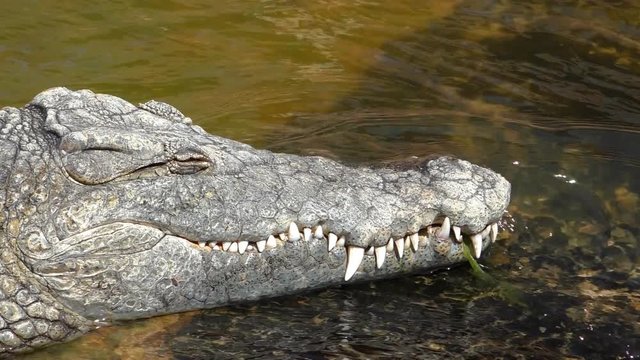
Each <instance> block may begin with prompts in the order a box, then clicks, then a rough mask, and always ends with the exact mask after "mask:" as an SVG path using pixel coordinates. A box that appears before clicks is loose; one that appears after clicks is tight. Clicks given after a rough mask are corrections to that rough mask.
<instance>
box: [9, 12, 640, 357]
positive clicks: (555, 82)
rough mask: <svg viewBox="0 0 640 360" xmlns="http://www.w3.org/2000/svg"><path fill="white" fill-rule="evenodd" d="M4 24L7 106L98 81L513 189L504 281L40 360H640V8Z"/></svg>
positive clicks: (131, 333) (298, 143) (339, 299)
mask: <svg viewBox="0 0 640 360" xmlns="http://www.w3.org/2000/svg"><path fill="white" fill-rule="evenodd" d="M210 3H214V5H212V4H210ZM0 12H1V13H3V14H5V16H4V17H3V21H2V24H1V25H0V74H1V75H2V80H3V82H2V86H1V87H0V104H2V105H14V106H20V105H22V104H24V103H26V102H27V101H29V100H30V99H31V98H32V97H33V96H34V95H35V94H36V93H38V92H39V91H41V90H43V89H45V88H48V87H51V86H58V85H64V86H68V87H72V88H91V89H93V90H95V91H97V92H105V93H111V94H115V95H118V96H121V97H123V98H125V99H128V100H130V101H132V102H136V101H139V102H144V101H146V100H148V99H151V98H155V99H158V100H164V101H167V102H169V103H171V104H173V105H175V106H176V107H178V108H179V109H181V110H183V112H184V113H185V114H187V115H188V116H190V117H192V118H193V119H194V121H195V122H196V123H198V124H199V125H201V126H203V127H204V128H205V129H207V130H208V131H210V132H214V133H217V134H220V135H223V136H226V137H230V138H234V139H237V140H240V141H244V142H247V143H250V144H252V145H255V146H257V147H262V148H268V149H271V150H274V151H286V152H292V153H299V154H321V155H324V156H328V157H332V158H335V159H340V160H341V161H344V162H347V163H357V164H363V163H364V164H366V163H379V162H384V161H392V160H398V159H402V158H406V157H407V156H411V155H416V156H423V155H427V154H432V153H439V154H453V155H455V156H458V157H462V158H466V159H469V160H471V161H473V162H476V163H478V164H482V165H485V166H488V167H491V168H493V169H495V170H497V171H499V172H501V173H502V174H503V175H505V176H506V177H507V178H508V179H509V180H510V181H511V182H512V184H513V198H512V205H511V206H510V208H509V217H508V218H507V219H505V221H504V227H505V229H508V232H505V233H503V235H502V238H501V239H500V240H499V241H498V242H497V243H496V244H495V246H494V247H493V249H492V251H491V252H490V253H488V254H487V255H485V256H484V258H483V264H484V265H485V266H486V269H487V271H488V272H489V273H490V274H491V275H492V276H493V277H494V278H496V279H498V280H500V281H501V282H502V283H503V284H507V285H506V286H505V285H503V286H498V287H496V286H493V285H487V284H485V283H483V282H481V281H479V280H477V279H476V278H474V277H473V276H471V275H470V273H469V270H468V268H467V267H462V268H458V269H453V270H452V271H449V272H441V273H437V274H432V275H430V276H416V277H409V278H401V279H395V280H389V281H384V282H378V283H374V284H360V285H354V286H347V287H344V288H338V289H329V290H326V291H323V292H315V293H311V294H303V295H296V296H290V297H285V298H280V299H275V300H273V301H263V302H260V303H253V304H246V305H242V306H235V307H227V308H220V309H214V310H210V311H205V312H195V313H189V314H179V315H173V316H167V317H161V318H155V319H150V320H145V321H136V322H131V323H125V324H122V325H119V326H114V327H109V328H104V329H100V330H99V331H97V332H95V333H93V334H90V335H88V336H86V337H83V338H81V339H79V340H78V341H75V342H72V343H69V344H64V345H60V346H56V347H52V348H49V349H46V350H43V351H41V352H39V353H35V354H32V355H29V356H28V357H27V358H37V359H39V358H47V359H55V358H60V359H62V358H74V359H81V358H99V359H133V358H153V359H156V358H160V359H173V358H176V359H190V358H218V359H228V358H274V357H289V358H311V359H325V358H345V357H346V358H389V359H391V358H399V357H406V358H465V359H474V358H478V359H479V358H493V357H496V356H503V357H506V358H536V359H544V358H549V359H556V358H561V357H568V358H587V359H599V358H602V359H612V358H637V357H638V356H639V355H640V325H639V324H640V322H639V320H640V295H638V294H639V292H638V290H639V289H640V274H639V272H638V269H639V267H638V265H639V264H640V260H639V258H640V250H639V248H640V246H639V244H638V238H639V237H640V216H639V215H638V211H637V209H638V205H639V203H640V196H639V195H638V194H639V193H640V183H639V181H638V179H639V178H640V177H639V176H640V166H639V165H640V147H639V146H638V142H639V141H640V136H639V134H640V126H639V122H640V63H639V60H638V59H640V56H639V55H640V20H639V19H640V6H639V5H638V4H636V3H635V2H631V1H626V2H625V1H615V2H613V1H589V2H586V1H575V2H569V1H563V2H557V1H548V2H541V1H538V2H535V3H533V4H532V3H531V2H528V1H526V2H525V1H523V2H514V1H468V2H465V1H450V2H443V1H424V0H423V1H408V0H407V1H394V2H383V1H373V0H372V1H328V0H327V1H295V2H293V1H243V2H239V1H238V2H236V1H216V2H206V1H186V0H184V1H172V2H166V1H155V2H148V1H145V2H143V1H139V2H115V1H114V2H108V3H102V4H100V3H92V4H91V5H89V6H87V4H86V3H82V2H79V1H65V2H58V3H55V4H54V3H51V6H47V5H46V4H43V3H42V2H40V1H29V0H21V1H13V0H9V1H3V2H2V4H0ZM509 287H512V288H514V289H516V293H517V294H518V295H519V296H515V297H514V296H506V295H505V288H509Z"/></svg>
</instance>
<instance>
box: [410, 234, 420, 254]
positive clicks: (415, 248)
mask: <svg viewBox="0 0 640 360" xmlns="http://www.w3.org/2000/svg"><path fill="white" fill-rule="evenodd" d="M409 240H410V241H411V248H412V249H413V252H418V246H419V245H420V237H419V236H418V233H413V234H411V235H410V236H409Z"/></svg>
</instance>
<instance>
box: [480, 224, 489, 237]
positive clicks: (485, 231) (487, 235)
mask: <svg viewBox="0 0 640 360" xmlns="http://www.w3.org/2000/svg"><path fill="white" fill-rule="evenodd" d="M489 233H491V225H487V226H486V227H485V228H484V230H482V232H480V235H482V238H483V239H486V238H488V237H489Z"/></svg>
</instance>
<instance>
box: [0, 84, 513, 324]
mask: <svg viewBox="0 0 640 360" xmlns="http://www.w3.org/2000/svg"><path fill="white" fill-rule="evenodd" d="M0 115H1V116H0V118H2V119H3V120H2V123H1V124H0V129H1V130H2V132H3V135H2V140H1V142H0V146H1V147H2V148H3V150H4V153H5V159H4V162H5V164H10V165H6V166H4V167H0V183H2V184H6V185H3V186H5V188H6V190H7V191H6V193H3V195H2V197H1V198H0V200H2V202H3V203H4V204H5V205H4V212H3V213H2V215H0V217H1V220H2V221H3V223H4V225H3V228H4V229H5V239H4V240H3V241H4V242H5V245H4V246H5V247H6V248H8V249H11V251H13V252H15V254H17V255H16V258H17V259H18V260H19V261H18V262H19V263H20V264H21V266H20V269H23V272H24V273H23V274H22V275H21V276H22V277H23V278H28V279H31V280H33V283H34V284H36V285H37V286H38V287H40V288H41V289H43V290H42V291H46V292H49V293H50V294H51V295H52V296H53V297H54V298H55V299H56V301H58V302H60V303H61V304H63V306H64V307H65V309H68V310H70V311H71V312H73V313H75V314H79V315H81V316H82V317H84V318H87V319H98V318H108V319H114V318H116V319H117V318H135V317H143V316H151V315H154V314H159V313H168V312H176V311H184V310H189V309H196V308H207V307H213V306H217V305H221V304H227V303H230V302H237V301H243V300H252V299H258V298H261V297H266V296H276V295H281V294H286V293H291V292H295V291H301V290H305V289H312V288H318V287H323V286H329V285H333V284H340V283H344V282H345V281H356V280H368V279H375V278H382V277H391V276H398V275H400V274H403V273H410V272H416V271H424V270H429V269H433V268H436V267H444V266H450V265H452V264H455V263H458V262H461V261H463V256H462V251H461V249H462V247H461V245H460V241H461V239H462V237H465V236H468V237H471V239H472V240H473V244H474V247H475V253H476V256H480V255H481V252H482V250H483V249H484V248H485V247H486V246H488V244H489V243H491V240H492V239H495V236H496V233H497V231H498V229H497V225H496V222H497V221H498V220H499V218H500V217H501V216H502V214H503V212H504V210H505V208H506V206H507V204H508V202H509V192H510V184H509V183H508V182H507V181H506V180H505V179H504V178H503V177H502V176H500V175H498V174H496V173H494V172H492V171H491V170H488V169H485V168H482V167H479V166H476V165H473V164H471V163H469V162H467V161H463V160H458V159H454V158H450V157H440V158H436V159H433V160H429V161H423V162H420V163H417V164H415V165H412V166H410V167H409V168H405V169H402V170H399V169H397V168H369V167H348V166H345V165H342V164H340V163H338V162H335V161H332V160H328V159H326V158H322V157H302V156H296V155H288V154H278V153H272V152H269V151H266V150H257V149H254V148H252V147H251V146H248V145H245V144H242V143H239V142H236V141H232V140H229V139H225V138H222V137H218V136H214V135H210V134H207V133H206V132H205V131H203V130H202V129H201V128H200V127H198V126H194V125H192V124H191V121H190V119H189V118H187V117H185V116H183V115H182V114H181V113H180V112H179V111H178V110H176V109H175V108H173V107H171V106H170V105H167V104H164V103H160V102H155V101H151V102H148V103H146V104H142V105H139V106H134V105H132V104H130V103H128V102H126V101H124V100H122V99H119V98H117V97H113V96H109V95H100V94H94V93H92V92H90V91H86V90H83V91H70V90H68V89H65V88H55V89H50V90H47V91H45V92H43V93H41V94H39V95H38V96H36V97H35V99H34V100H33V101H32V102H31V103H30V104H28V105H27V106H26V107H24V108H23V109H14V108H5V109H3V110H1V111H0ZM6 154H10V155H6ZM31 280H30V281H31Z"/></svg>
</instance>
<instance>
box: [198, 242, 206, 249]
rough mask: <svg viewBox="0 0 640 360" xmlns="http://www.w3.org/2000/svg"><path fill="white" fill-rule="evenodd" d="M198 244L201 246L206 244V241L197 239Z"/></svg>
mask: <svg viewBox="0 0 640 360" xmlns="http://www.w3.org/2000/svg"><path fill="white" fill-rule="evenodd" d="M198 246H200V247H201V248H203V247H205V246H207V242H206V241H198Z"/></svg>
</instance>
